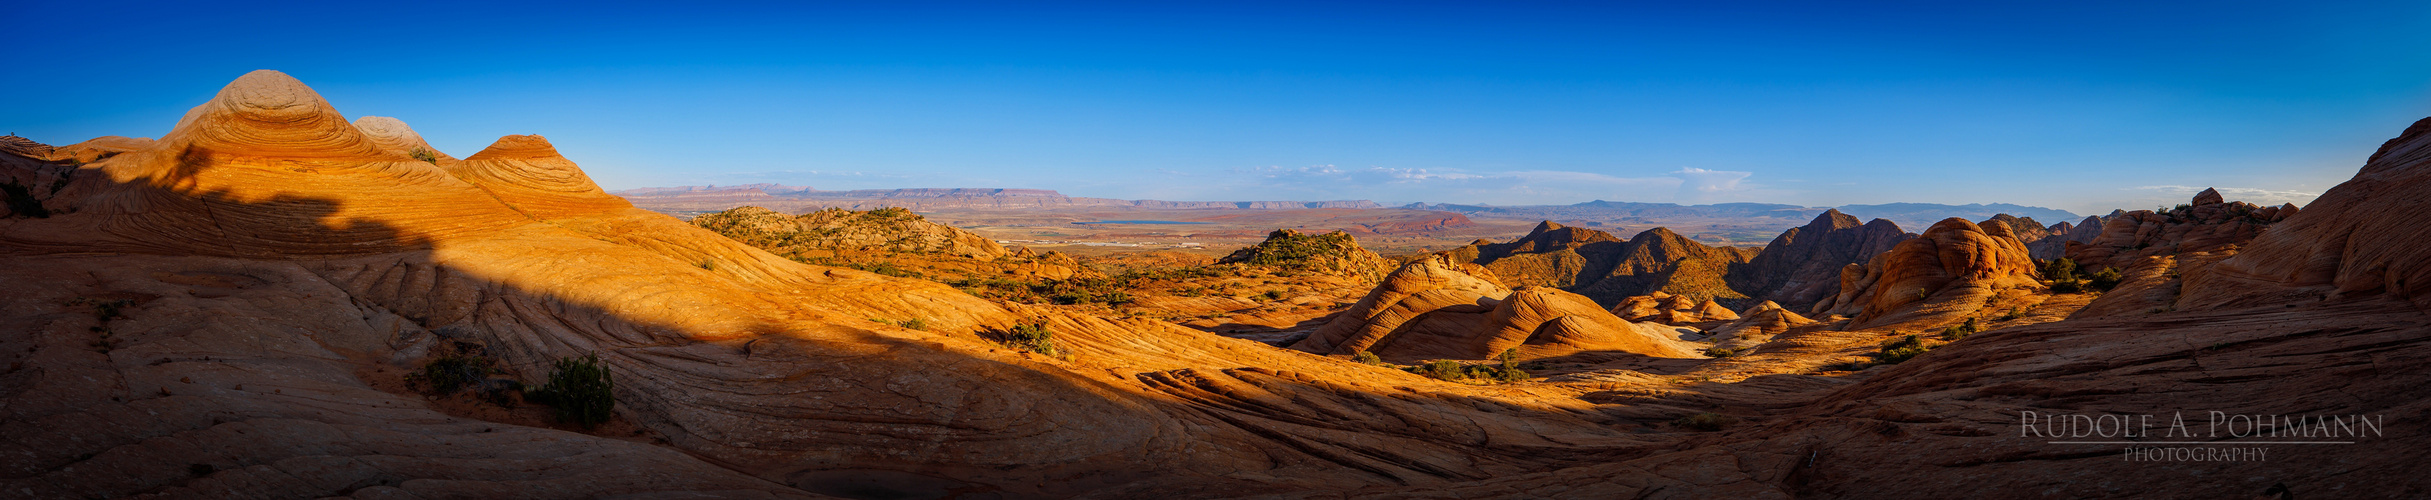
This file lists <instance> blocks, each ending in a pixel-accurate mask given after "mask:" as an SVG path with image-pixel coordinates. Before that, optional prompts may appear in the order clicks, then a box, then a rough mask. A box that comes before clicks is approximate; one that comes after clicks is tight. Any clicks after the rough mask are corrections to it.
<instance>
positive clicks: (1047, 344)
mask: <svg viewBox="0 0 2431 500" xmlns="http://www.w3.org/2000/svg"><path fill="white" fill-rule="evenodd" d="M987 336H988V337H990V338H989V340H994V341H996V343H997V344H1002V345H1004V346H1005V347H1008V348H1013V349H1020V350H1023V351H1029V352H1034V353H1039V354H1044V355H1048V356H1058V355H1062V354H1063V351H1062V350H1059V349H1056V348H1055V332H1054V331H1052V330H1048V329H1047V325H1045V324H1035V325H1034V324H1026V323H1025V324H1019V325H1013V328H1012V329H1010V330H1005V331H999V332H989V334H988V335H987Z"/></svg>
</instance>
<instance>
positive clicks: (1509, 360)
mask: <svg viewBox="0 0 2431 500" xmlns="http://www.w3.org/2000/svg"><path fill="white" fill-rule="evenodd" d="M1494 361H1497V362H1501V363H1502V365H1503V366H1505V367H1509V366H1512V364H1513V363H1517V362H1519V348H1517V347H1513V348H1510V349H1503V350H1502V354H1496V355H1494Z"/></svg>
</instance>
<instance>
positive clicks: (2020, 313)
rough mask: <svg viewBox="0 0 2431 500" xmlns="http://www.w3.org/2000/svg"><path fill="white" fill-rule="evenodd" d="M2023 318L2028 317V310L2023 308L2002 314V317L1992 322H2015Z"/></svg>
mask: <svg viewBox="0 0 2431 500" xmlns="http://www.w3.org/2000/svg"><path fill="white" fill-rule="evenodd" d="M2023 317H2026V309H2025V308H2022V307H2021V308H2017V309H2010V310H2009V313H2008V314H2002V315H2001V317H1998V318H1993V319H1992V320H1993V321H2008V320H2013V319H2018V318H2023Z"/></svg>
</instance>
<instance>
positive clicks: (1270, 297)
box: [1258, 290, 1283, 302]
mask: <svg viewBox="0 0 2431 500" xmlns="http://www.w3.org/2000/svg"><path fill="white" fill-rule="evenodd" d="M1258 299H1259V300H1264V301H1267V302H1274V301H1277V300H1283V291H1282V290H1267V291H1266V293H1261V294H1258Z"/></svg>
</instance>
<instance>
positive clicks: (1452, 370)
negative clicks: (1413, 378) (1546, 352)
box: [1403, 360, 1528, 384]
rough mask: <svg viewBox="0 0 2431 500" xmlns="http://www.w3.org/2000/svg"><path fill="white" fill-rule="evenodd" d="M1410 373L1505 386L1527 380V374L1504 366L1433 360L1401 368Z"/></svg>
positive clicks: (1440, 378) (1455, 380)
mask: <svg viewBox="0 0 2431 500" xmlns="http://www.w3.org/2000/svg"><path fill="white" fill-rule="evenodd" d="M1403 369H1404V370H1408V371H1410V372H1411V373H1416V374H1419V375H1423V376H1426V377H1427V378H1433V379H1437V380H1448V381H1453V382H1479V383H1496V384H1507V383H1512V382H1519V381H1524V380H1527V379H1528V372H1526V371H1522V370H1520V369H1519V368H1517V367H1513V366H1505V365H1462V364H1461V363H1460V362H1459V361H1452V360H1435V361H1429V362H1427V363H1426V364H1423V365H1418V366H1412V367H1408V368H1403Z"/></svg>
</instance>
